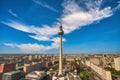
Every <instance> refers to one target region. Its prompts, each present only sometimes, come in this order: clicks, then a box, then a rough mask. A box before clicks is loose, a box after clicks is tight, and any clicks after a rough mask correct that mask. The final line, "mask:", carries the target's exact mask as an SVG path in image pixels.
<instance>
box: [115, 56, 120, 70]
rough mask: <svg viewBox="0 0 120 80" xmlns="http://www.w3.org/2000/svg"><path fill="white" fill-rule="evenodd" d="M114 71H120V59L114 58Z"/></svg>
mask: <svg viewBox="0 0 120 80" xmlns="http://www.w3.org/2000/svg"><path fill="white" fill-rule="evenodd" d="M114 63H115V69H116V70H120V57H118V58H114Z"/></svg>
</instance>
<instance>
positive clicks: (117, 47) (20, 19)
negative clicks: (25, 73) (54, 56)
mask: <svg viewBox="0 0 120 80" xmlns="http://www.w3.org/2000/svg"><path fill="white" fill-rule="evenodd" d="M60 13H61V14H62V15H61V19H62V25H63V29H64V35H63V48H64V49H63V50H64V53H119V52H120V37H119V36H120V0H0V53H26V52H28V53H58V52H59V36H58V29H59V20H60Z"/></svg>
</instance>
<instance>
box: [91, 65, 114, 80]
mask: <svg viewBox="0 0 120 80" xmlns="http://www.w3.org/2000/svg"><path fill="white" fill-rule="evenodd" d="M90 67H91V69H93V70H94V71H95V72H96V73H98V74H99V75H100V76H101V78H102V79H103V80H104V79H105V80H112V77H111V72H110V71H106V70H104V69H102V68H100V67H98V66H96V65H94V64H92V63H91V65H90Z"/></svg>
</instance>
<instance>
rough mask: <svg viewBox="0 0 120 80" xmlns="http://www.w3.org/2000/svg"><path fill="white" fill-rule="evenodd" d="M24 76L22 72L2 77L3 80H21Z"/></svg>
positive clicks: (13, 72) (10, 73)
mask: <svg viewBox="0 0 120 80" xmlns="http://www.w3.org/2000/svg"><path fill="white" fill-rule="evenodd" d="M23 77H24V75H23V73H22V72H21V71H12V72H7V73H4V74H3V76H2V80H20V79H21V78H23Z"/></svg>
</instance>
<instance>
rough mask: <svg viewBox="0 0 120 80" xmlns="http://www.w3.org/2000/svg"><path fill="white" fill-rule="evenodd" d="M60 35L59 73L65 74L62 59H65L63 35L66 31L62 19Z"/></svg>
mask: <svg viewBox="0 0 120 80" xmlns="http://www.w3.org/2000/svg"><path fill="white" fill-rule="evenodd" d="M58 34H59V36H60V53H59V72H58V75H59V76H60V75H63V64H62V59H63V51H62V35H63V34H64V31H63V29H62V23H61V21H60V27H59V32H58Z"/></svg>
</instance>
